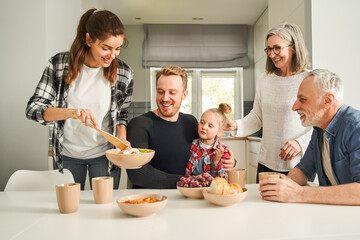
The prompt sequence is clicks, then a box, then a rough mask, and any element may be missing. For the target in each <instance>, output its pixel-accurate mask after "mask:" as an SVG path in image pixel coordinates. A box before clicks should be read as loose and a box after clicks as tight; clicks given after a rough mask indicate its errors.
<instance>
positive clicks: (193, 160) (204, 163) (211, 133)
mask: <svg viewBox="0 0 360 240" xmlns="http://www.w3.org/2000/svg"><path fill="white" fill-rule="evenodd" d="M230 112H231V107H230V105H228V104H226V103H221V104H220V105H219V108H211V109H209V110H207V111H206V112H204V113H203V115H202V116H201V120H200V122H199V125H198V132H199V137H200V138H198V139H195V140H194V141H193V142H192V145H191V149H190V158H189V160H188V163H187V167H186V176H189V175H190V174H191V175H199V174H202V173H204V172H207V173H209V174H211V176H213V177H216V176H221V175H223V174H224V168H223V165H222V161H221V159H222V158H223V159H229V158H230V153H229V149H228V147H227V146H226V145H224V144H222V143H221V142H220V139H219V136H221V134H222V133H223V129H224V128H225V127H226V124H227V120H226V119H227V118H226V116H225V114H229V113H230Z"/></svg>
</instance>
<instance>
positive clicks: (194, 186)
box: [176, 173, 213, 199]
mask: <svg viewBox="0 0 360 240" xmlns="http://www.w3.org/2000/svg"><path fill="white" fill-rule="evenodd" d="M212 180H213V177H212V176H211V175H210V174H208V173H203V174H200V175H195V176H189V177H181V178H180V180H179V181H178V182H177V186H176V187H177V189H178V190H179V192H180V193H181V194H183V195H184V196H185V197H188V198H193V199H200V198H204V195H203V193H202V191H203V190H204V189H210V183H211V181H212Z"/></svg>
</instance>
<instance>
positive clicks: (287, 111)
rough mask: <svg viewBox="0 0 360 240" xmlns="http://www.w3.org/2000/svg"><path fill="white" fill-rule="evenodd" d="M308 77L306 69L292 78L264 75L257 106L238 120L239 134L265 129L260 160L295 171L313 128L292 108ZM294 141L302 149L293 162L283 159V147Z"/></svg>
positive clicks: (273, 168)
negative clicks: (304, 123)
mask: <svg viewBox="0 0 360 240" xmlns="http://www.w3.org/2000/svg"><path fill="white" fill-rule="evenodd" d="M305 76H306V72H303V73H300V74H296V75H293V76H289V77H279V76H277V75H276V74H264V75H263V76H262V77H261V78H260V79H259V83H258V86H257V89H256V96H255V101H254V107H253V109H252V110H251V112H250V113H249V114H248V115H247V116H245V117H244V118H243V119H240V120H236V122H237V125H238V131H237V136H241V137H245V136H248V135H250V134H253V133H255V132H257V131H258V130H260V129H261V127H262V128H263V136H262V140H261V148H260V153H259V163H261V164H262V165H264V166H266V167H268V168H270V169H272V170H276V171H289V170H291V169H292V168H293V167H294V166H295V165H296V164H297V163H298V162H299V161H300V159H301V157H302V156H303V154H304V153H305V150H306V148H307V146H308V144H309V141H310V138H311V134H312V128H311V127H303V126H302V125H301V121H300V116H299V114H297V113H296V112H295V111H292V106H293V104H294V102H295V100H296V98H297V92H298V89H299V86H300V84H301V82H302V80H303V79H304V77H305ZM290 140H297V141H298V142H299V144H300V146H301V149H302V152H300V153H299V154H298V155H297V156H296V157H294V158H293V159H292V160H291V161H284V160H281V158H280V156H279V154H280V148H282V147H283V146H284V145H285V143H286V142H287V141H290Z"/></svg>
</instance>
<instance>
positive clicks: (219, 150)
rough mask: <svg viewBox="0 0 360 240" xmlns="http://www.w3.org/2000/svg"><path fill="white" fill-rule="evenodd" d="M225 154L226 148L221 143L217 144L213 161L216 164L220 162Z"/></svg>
mask: <svg viewBox="0 0 360 240" xmlns="http://www.w3.org/2000/svg"><path fill="white" fill-rule="evenodd" d="M223 154H224V148H223V147H222V146H220V145H217V147H216V149H215V152H214V155H215V156H214V159H213V162H214V163H215V164H218V163H219V162H220V159H221V157H222V155H223Z"/></svg>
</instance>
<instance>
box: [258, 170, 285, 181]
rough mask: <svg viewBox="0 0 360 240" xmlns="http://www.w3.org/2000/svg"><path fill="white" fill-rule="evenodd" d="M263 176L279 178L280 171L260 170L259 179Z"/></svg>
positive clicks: (263, 177)
mask: <svg viewBox="0 0 360 240" xmlns="http://www.w3.org/2000/svg"><path fill="white" fill-rule="evenodd" d="M265 178H280V173H278V172H261V173H259V181H261V180H263V179H265Z"/></svg>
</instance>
